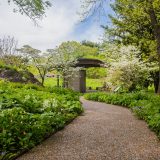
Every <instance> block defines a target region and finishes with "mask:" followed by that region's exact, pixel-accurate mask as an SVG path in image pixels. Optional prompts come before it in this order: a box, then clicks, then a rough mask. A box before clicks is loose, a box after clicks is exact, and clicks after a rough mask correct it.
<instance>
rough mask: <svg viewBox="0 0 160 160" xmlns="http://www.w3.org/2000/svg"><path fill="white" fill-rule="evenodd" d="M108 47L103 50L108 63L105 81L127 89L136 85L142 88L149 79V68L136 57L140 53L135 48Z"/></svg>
mask: <svg viewBox="0 0 160 160" xmlns="http://www.w3.org/2000/svg"><path fill="white" fill-rule="evenodd" d="M108 47H110V48H109V49H107V50H106V51H105V54H107V55H106V59H107V62H108V64H109V69H108V76H107V77H108V78H107V81H108V82H111V83H112V85H113V86H122V87H123V88H124V89H125V90H129V91H132V90H134V89H136V87H141V88H142V87H143V86H144V82H145V81H146V80H147V79H149V68H148V67H147V64H145V63H144V62H142V61H141V60H140V58H138V57H137V55H139V54H140V53H139V51H138V50H137V48H136V47H134V46H127V47H126V46H114V45H111V46H108ZM106 52H107V53H106Z"/></svg>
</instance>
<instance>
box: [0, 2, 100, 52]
mask: <svg viewBox="0 0 160 160" xmlns="http://www.w3.org/2000/svg"><path fill="white" fill-rule="evenodd" d="M79 8H80V0H67V2H66V0H54V1H53V7H52V8H50V9H49V10H48V11H47V12H46V17H45V18H44V19H43V20H42V21H41V22H39V25H40V26H41V27H36V26H35V25H34V23H33V22H32V21H31V20H30V19H29V18H28V17H26V16H22V15H20V14H18V13H13V12H12V10H13V6H8V4H7V3H6V2H3V3H1V4H0V17H1V19H0V26H1V29H0V36H3V35H12V36H14V37H15V38H17V39H18V41H19V45H20V46H22V45H24V44H29V45H31V46H33V47H35V48H38V49H42V50H44V49H47V48H54V47H55V46H56V45H58V44H60V43H61V42H63V41H67V40H79V41H80V40H84V39H88V40H94V41H97V40H98V37H99V34H101V31H100V30H99V29H97V28H98V26H97V25H93V26H91V28H89V29H88V30H86V31H83V32H84V33H83V34H81V33H76V32H74V34H73V31H74V29H75V28H76V25H77V23H78V20H79V15H78V14H77V11H78V10H79ZM77 34H78V35H77Z"/></svg>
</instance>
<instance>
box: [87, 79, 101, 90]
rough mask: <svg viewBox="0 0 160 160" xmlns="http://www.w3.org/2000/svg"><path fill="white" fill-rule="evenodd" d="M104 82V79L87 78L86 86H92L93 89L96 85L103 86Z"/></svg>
mask: <svg viewBox="0 0 160 160" xmlns="http://www.w3.org/2000/svg"><path fill="white" fill-rule="evenodd" d="M103 83H104V79H89V78H87V79H86V86H87V88H88V87H91V88H92V89H93V90H95V89H96V87H102V86H103Z"/></svg>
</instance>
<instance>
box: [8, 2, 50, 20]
mask: <svg viewBox="0 0 160 160" xmlns="http://www.w3.org/2000/svg"><path fill="white" fill-rule="evenodd" d="M11 2H13V3H14V4H15V5H16V6H17V8H14V12H20V13H21V14H25V15H26V16H28V17H29V18H30V19H32V20H33V21H35V20H36V19H40V18H42V17H43V15H44V14H45V9H46V8H48V7H50V6H51V3H50V2H49V1H47V0H32V1H31V0H8V3H9V4H10V3H11Z"/></svg>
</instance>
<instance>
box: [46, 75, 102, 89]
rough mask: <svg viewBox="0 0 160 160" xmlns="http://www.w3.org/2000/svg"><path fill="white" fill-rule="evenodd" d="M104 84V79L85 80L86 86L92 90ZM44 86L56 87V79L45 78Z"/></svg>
mask: <svg viewBox="0 0 160 160" xmlns="http://www.w3.org/2000/svg"><path fill="white" fill-rule="evenodd" d="M103 83H104V79H88V78H87V79H86V86H87V88H88V87H92V89H94V90H95V89H96V87H102V86H103ZM44 85H45V86H56V85H57V79H56V78H46V79H45V83H44ZM61 85H62V80H60V86H61Z"/></svg>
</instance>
